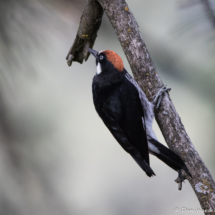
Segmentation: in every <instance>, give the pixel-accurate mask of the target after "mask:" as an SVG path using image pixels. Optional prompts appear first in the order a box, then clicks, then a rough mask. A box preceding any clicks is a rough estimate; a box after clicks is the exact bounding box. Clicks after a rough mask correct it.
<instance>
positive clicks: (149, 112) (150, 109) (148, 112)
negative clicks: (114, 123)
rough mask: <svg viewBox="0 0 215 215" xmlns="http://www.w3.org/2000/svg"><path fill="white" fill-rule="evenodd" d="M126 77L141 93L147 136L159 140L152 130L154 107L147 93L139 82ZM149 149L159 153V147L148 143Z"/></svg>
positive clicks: (128, 76)
mask: <svg viewBox="0 0 215 215" xmlns="http://www.w3.org/2000/svg"><path fill="white" fill-rule="evenodd" d="M125 77H126V78H127V79H128V80H129V81H130V82H131V83H132V84H133V85H134V86H135V88H136V89H137V91H138V93H139V98H140V101H141V104H142V107H143V113H144V119H143V118H142V122H143V127H144V129H146V134H147V135H149V136H150V137H151V138H154V139H155V140H157V137H156V135H155V133H154V131H153V129H152V122H153V118H154V105H153V104H152V103H151V102H149V100H148V99H147V97H146V95H145V93H144V92H143V91H142V89H141V88H140V86H139V85H138V84H137V82H136V81H135V80H134V79H133V78H132V77H131V76H130V75H129V73H126V75H125ZM148 147H149V151H151V152H156V153H159V150H158V149H157V147H155V146H154V145H153V144H151V143H150V142H149V141H148Z"/></svg>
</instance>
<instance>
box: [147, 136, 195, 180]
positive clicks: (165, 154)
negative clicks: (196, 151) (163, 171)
mask: <svg viewBox="0 0 215 215" xmlns="http://www.w3.org/2000/svg"><path fill="white" fill-rule="evenodd" d="M149 142H150V143H152V144H153V145H154V146H155V147H156V148H157V149H158V150H159V152H160V153H156V152H153V155H155V156H156V157H157V158H159V159H160V160H162V161H163V162H164V163H165V164H167V165H168V166H169V167H171V168H172V169H174V170H175V171H179V170H181V169H183V170H184V171H185V172H186V173H187V174H188V175H189V176H190V177H192V175H191V174H190V172H189V170H188V169H187V167H186V165H185V163H184V161H183V160H182V159H181V158H180V157H179V156H178V155H177V154H176V153H175V152H173V151H172V150H170V149H169V148H167V147H166V146H164V145H163V144H161V143H159V142H158V141H157V140H155V139H153V138H151V137H150V138H149Z"/></svg>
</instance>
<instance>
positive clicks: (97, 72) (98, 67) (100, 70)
mask: <svg viewBox="0 0 215 215" xmlns="http://www.w3.org/2000/svg"><path fill="white" fill-rule="evenodd" d="M96 69H97V71H96V74H97V75H99V74H100V73H101V72H102V69H101V64H100V63H99V62H98V64H97V66H96Z"/></svg>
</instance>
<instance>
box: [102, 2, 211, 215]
mask: <svg viewBox="0 0 215 215" xmlns="http://www.w3.org/2000/svg"><path fill="white" fill-rule="evenodd" d="M98 2H99V3H100V4H101V6H102V8H103V9H104V12H105V13H106V15H107V17H108V18H109V20H110V22H111V24H112V26H113V28H114V30H115V32H116V34H117V36H118V39H119V41H120V43H121V46H122V48H123V50H124V53H125V55H126V57H127V59H128V62H129V64H130V67H131V70H132V72H133V75H134V78H135V79H136V81H137V82H138V84H139V85H140V87H141V88H142V89H143V91H144V92H145V94H146V96H147V97H148V99H149V100H152V98H153V96H154V95H155V94H156V93H157V91H158V90H159V89H160V88H161V87H162V86H163V82H162V80H161V78H160V77H159V75H158V74H157V72H156V68H155V66H154V64H153V61H152V59H151V57H150V54H149V52H148V50H147V48H146V45H145V43H144V41H143V38H142V36H141V34H140V32H139V29H138V25H137V22H136V20H135V18H134V16H133V14H132V12H131V11H130V9H129V7H128V5H127V4H126V2H125V0H114V1H112V0H98ZM155 117H156V120H157V123H158V125H159V127H160V129H161V131H162V134H163V136H164V138H165V140H166V142H167V144H168V146H169V148H170V149H172V150H173V151H174V152H176V153H177V154H178V155H180V156H181V158H182V159H183V160H184V161H185V163H186V165H187V167H188V169H189V171H190V173H191V174H192V176H193V177H192V178H190V177H188V176H186V175H184V176H185V177H187V179H188V180H189V182H190V184H191V186H192V187H193V190H194V191H195V193H196V196H197V198H198V200H199V202H200V204H201V207H202V208H203V209H204V210H206V211H205V214H215V213H214V212H213V211H214V208H215V183H214V181H213V178H212V176H211V174H210V172H209V170H208V169H207V167H206V166H205V164H204V162H203V161H202V159H201V158H200V156H199V154H198V152H197V151H196V150H195V148H194V146H193V144H192V142H191V140H190V138H189V136H188V135H187V133H186V131H185V128H184V126H183V124H182V122H181V119H180V117H179V115H178V113H177V112H176V110H175V107H174V105H173V103H172V100H171V99H170V97H169V94H168V93H166V94H165V95H164V97H163V100H162V102H161V106H160V108H159V110H158V111H157V112H156V113H155Z"/></svg>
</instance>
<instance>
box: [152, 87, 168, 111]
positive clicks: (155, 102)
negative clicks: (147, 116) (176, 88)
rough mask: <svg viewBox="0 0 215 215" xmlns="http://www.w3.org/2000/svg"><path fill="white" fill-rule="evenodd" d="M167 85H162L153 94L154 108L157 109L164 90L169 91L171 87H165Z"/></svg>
mask: <svg viewBox="0 0 215 215" xmlns="http://www.w3.org/2000/svg"><path fill="white" fill-rule="evenodd" d="M166 86H167V85H165V86H163V87H162V88H161V89H160V90H159V91H158V92H157V94H156V95H155V96H154V100H153V101H152V103H153V104H154V105H155V109H158V108H159V106H160V103H161V100H162V98H163V93H165V92H169V91H170V90H171V88H166Z"/></svg>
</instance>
